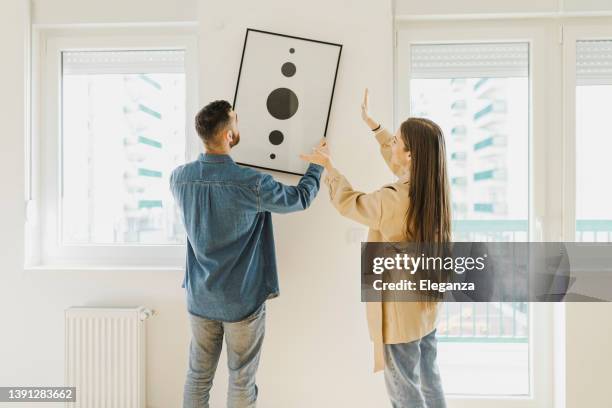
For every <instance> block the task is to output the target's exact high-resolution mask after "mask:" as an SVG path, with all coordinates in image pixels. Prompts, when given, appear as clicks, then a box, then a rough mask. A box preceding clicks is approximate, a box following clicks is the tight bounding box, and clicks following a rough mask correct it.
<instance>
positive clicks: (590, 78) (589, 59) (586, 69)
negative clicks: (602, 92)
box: [576, 40, 612, 85]
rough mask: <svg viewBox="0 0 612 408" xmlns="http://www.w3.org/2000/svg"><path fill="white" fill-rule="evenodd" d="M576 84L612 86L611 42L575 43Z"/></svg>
mask: <svg viewBox="0 0 612 408" xmlns="http://www.w3.org/2000/svg"><path fill="white" fill-rule="evenodd" d="M576 84H577V85H612V40H598V41H577V42H576Z"/></svg>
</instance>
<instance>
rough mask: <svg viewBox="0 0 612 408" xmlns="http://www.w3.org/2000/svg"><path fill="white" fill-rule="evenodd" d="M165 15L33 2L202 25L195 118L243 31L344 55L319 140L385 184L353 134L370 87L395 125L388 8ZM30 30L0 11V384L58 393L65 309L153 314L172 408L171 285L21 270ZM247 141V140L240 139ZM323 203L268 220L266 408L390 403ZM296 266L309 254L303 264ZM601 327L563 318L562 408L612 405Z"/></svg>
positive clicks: (345, 231)
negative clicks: (136, 308)
mask: <svg viewBox="0 0 612 408" xmlns="http://www.w3.org/2000/svg"><path fill="white" fill-rule="evenodd" d="M399 1H403V0H398V2H399ZM407 1H409V0H407ZM551 1H552V0H540V1H538V2H529V4H528V5H531V8H530V11H542V10H544V9H548V8H550V7H552V6H551ZM565 1H566V3H567V6H566V9H570V8H574V7H578V6H576V5H577V4H578V2H577V0H571V1H568V0H565ZM503 3H504V4H509V3H508V2H503ZM580 3H581V4H582V3H583V2H582V0H580ZM603 3H606V4H607V3H608V2H607V1H605V0H600V1H599V3H597V0H591V2H590V3H588V4H589V5H590V6H589V7H588V8H587V7H586V6H585V7H584V8H583V9H585V10H586V9H597V8H599V6H600V4H603ZM109 4H110V5H109ZM181 4H183V3H181ZM189 4H192V5H189ZM408 4H409V8H408V9H406V11H404V13H407V12H410V13H423V14H433V13H436V14H437V13H442V14H449V13H454V12H458V13H482V12H493V11H494V12H500V11H501V12H505V11H513V12H514V11H517V10H514V9H510V10H506V9H503V10H491V9H490V8H489V6H487V4H491V3H490V2H485V1H479V2H477V1H476V0H472V1H471V2H469V3H462V4H463V5H460V4H459V3H458V2H456V1H444V2H442V0H437V1H433V2H432V1H430V2H427V3H423V2H416V1H412V2H411V1H409V3H408ZM499 4H501V2H499ZM520 4H527V3H526V2H521V3H520ZM606 4H603V6H605V5H606ZM170 5H172V6H170ZM175 5H176V2H170V1H161V0H157V1H147V2H145V1H141V0H138V1H137V0H131V1H113V2H112V3H109V2H102V1H95V0H87V1H85V0H81V1H78V0H54V1H51V0H36V1H35V5H34V6H35V7H34V17H35V20H36V22H38V23H92V22H94V23H100V22H128V21H136V22H147V21H183V20H197V21H198V22H199V23H200V24H201V38H200V40H201V46H200V51H201V57H200V58H201V91H200V96H201V102H202V103H204V102H206V101H208V100H210V99H213V98H228V99H231V97H232V95H233V90H234V84H235V78H236V74H237V69H238V63H239V58H240V50H241V46H242V40H243V35H244V29H245V27H246V26H253V27H256V28H262V29H269V30H272V31H279V32H285V33H290V34H297V35H303V36H307V37H315V38H319V39H322V40H330V41H337V42H341V43H343V44H344V45H345V48H344V50H343V56H342V62H341V68H340V74H339V78H338V83H337V93H336V97H335V99H334V107H333V110H332V119H331V122H330V128H329V137H330V143H331V144H332V149H333V150H334V151H335V152H336V157H337V163H338V167H339V168H340V169H342V170H343V171H345V172H346V174H347V175H348V176H349V178H350V179H352V180H354V181H356V180H359V183H357V182H356V183H355V184H356V185H357V186H358V187H362V188H364V189H366V190H368V189H372V188H374V187H375V186H377V185H378V184H380V183H381V182H385V181H387V180H389V174H388V172H387V171H386V170H385V169H384V167H383V165H382V163H381V162H380V161H379V160H375V161H370V158H371V156H372V154H373V152H374V149H375V143H374V141H373V140H372V139H371V137H370V135H369V133H368V132H367V131H365V130H364V129H363V127H362V126H361V125H360V123H359V103H360V96H361V92H362V88H363V87H364V86H366V85H367V86H369V87H370V88H371V91H372V96H373V99H372V105H373V111H374V113H375V114H377V116H378V117H380V118H381V120H383V121H384V122H385V123H390V120H391V117H390V113H391V108H392V105H391V96H392V93H391V87H392V75H391V72H392V48H391V16H390V14H391V12H390V6H389V5H388V3H387V2H386V1H384V2H383V1H372V0H353V1H350V0H327V1H324V0H311V1H308V2H295V1H294V2H288V1H282V0H259V1H257V2H253V1H252V0H251V1H249V0H243V1H236V0H233V1H225V2H221V1H219V2H211V1H204V0H202V1H200V3H199V7H197V6H198V4H196V3H195V0H185V3H184V4H183V5H182V6H179V7H176V6H175ZM603 6H602V7H603ZM410 7H415V8H414V9H410ZM196 10H197V13H196ZM520 11H529V10H520ZM26 27H27V23H26V4H25V1H24V0H3V1H2V2H0V49H1V50H2V52H3V55H2V60H3V61H5V62H7V63H4V64H2V66H1V67H0V73H1V75H0V89H2V91H3V92H2V97H0V115H1V120H2V136H1V139H0V140H1V141H2V149H0V178H1V179H2V181H1V185H2V193H1V196H0V197H1V200H0V225H2V229H0V267H1V270H0V323H1V324H2V330H1V332H0V362H1V363H0V384H1V385H34V384H38V385H50V384H58V385H59V384H61V383H62V381H63V310H64V309H65V308H66V307H69V306H72V305H113V306H114V305H137V304H142V305H146V306H149V307H152V308H154V309H156V310H157V311H158V313H159V314H158V316H157V317H155V318H154V319H152V320H151V321H150V322H149V323H148V335H147V341H148V355H147V364H148V370H147V383H148V400H149V407H151V408H169V407H177V406H179V401H180V398H181V392H182V385H183V380H184V371H185V367H186V358H187V344H188V341H189V337H188V326H187V320H186V315H185V310H184V296H183V293H182V290H181V289H180V282H181V279H182V274H181V273H175V272H132V273H119V272H110V273H109V272H87V271H72V272H69V271H65V272H26V271H24V270H23V268H22V263H23V226H24V205H23V203H24V201H23V197H24V185H23V179H24V170H23V169H24V161H23V157H24V155H23V141H24V120H23V118H24V92H23V91H24V80H25V78H26V73H25V67H24V62H23V61H24V50H25V49H26V48H25V32H26ZM243 133H244V137H248V133H247V130H243ZM366 165H367V167H366ZM285 180H287V181H293V179H285ZM325 194H326V192H325V191H323V192H322V195H321V197H320V198H319V199H318V200H317V201H316V202H315V203H314V205H313V206H312V208H311V209H310V210H309V211H308V212H306V213H303V214H297V215H291V216H276V217H275V229H276V238H277V244H278V254H279V266H280V275H281V297H280V298H278V299H275V300H273V301H271V302H270V303H269V306H270V307H269V320H268V332H267V339H266V343H265V346H264V347H265V348H264V354H263V358H262V363H261V370H260V374H259V384H260V386H261V402H262V404H261V406H264V407H271V408H274V407H283V408H286V407H313V406H320V407H329V406H342V407H344V406H352V407H372V406H384V404H386V402H385V398H386V397H385V392H384V386H383V384H382V378H381V376H380V375H376V376H374V375H372V374H371V373H370V369H371V352H370V343H369V341H368V339H367V333H366V326H365V319H364V316H363V307H362V304H361V303H360V302H359V298H358V289H359V287H358V279H359V278H358V272H357V271H358V258H357V254H358V250H359V244H358V241H359V239H360V237H359V234H360V233H361V231H362V230H360V229H356V228H355V227H354V225H353V224H351V223H349V222H347V221H345V220H342V219H340V218H339V217H337V216H336V214H334V212H333V211H332V209H331V208H330V206H329V204H328V203H327V201H326V196H325ZM306 252H308V253H310V254H313V255H310V256H304V255H303V254H304V253H306ZM610 315H611V305H609V304H606V305H568V311H567V331H566V340H567V347H568V349H567V353H566V355H567V370H568V374H567V402H568V404H567V407H568V408H578V407H583V406H597V407H603V406H610V405H612V402H611V400H610V398H611V397H610V395H609V393H608V392H607V385H608V384H607V379H608V378H609V364H608V363H609V362H610V361H612V349H611V348H610V347H609V346H608V344H609V342H610V338H611V336H612V323H610V322H611V320H610V318H609V316H610ZM222 364H223V363H222ZM221 367H222V368H220V370H219V377H218V380H217V381H216V382H215V390H214V393H213V403H214V405H213V406H222V404H221V402H220V401H221V400H222V399H223V396H224V394H225V385H226V381H225V378H224V377H225V374H226V372H225V369H224V368H223V367H224V366H223V365H221ZM3 406H5V405H2V404H1V403H0V407H3ZM39 406H40V407H43V406H46V405H45V404H39ZM47 406H51V405H47ZM7 407H8V406H7Z"/></svg>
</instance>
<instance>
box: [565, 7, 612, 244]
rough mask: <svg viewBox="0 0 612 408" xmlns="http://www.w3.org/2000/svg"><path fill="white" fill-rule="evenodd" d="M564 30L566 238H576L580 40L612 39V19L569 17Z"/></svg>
mask: <svg viewBox="0 0 612 408" xmlns="http://www.w3.org/2000/svg"><path fill="white" fill-rule="evenodd" d="M561 24H562V26H561V29H562V31H563V86H562V88H563V163H564V166H563V206H564V211H563V222H562V223H563V239H564V240H566V241H570V242H573V241H575V240H576V43H577V42H578V41H584V40H586V41H588V40H612V18H609V17H602V18H597V19H585V18H567V19H564V20H563V21H562V22H561Z"/></svg>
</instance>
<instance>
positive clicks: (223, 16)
mask: <svg viewBox="0 0 612 408" xmlns="http://www.w3.org/2000/svg"><path fill="white" fill-rule="evenodd" d="M199 4H200V8H199V13H198V22H199V24H200V60H201V62H200V64H201V83H200V96H201V99H200V101H201V103H202V104H204V103H206V102H207V101H210V100H213V99H216V98H225V99H229V100H231V99H232V98H233V93H234V89H235V84H236V78H237V75H238V68H239V63H240V55H241V53H240V51H241V49H242V44H243V42H244V34H245V29H246V28H247V27H251V28H259V29H264V30H269V31H274V32H280V33H286V34H292V35H297V36H303V37H308V38H315V39H319V40H327V41H331V42H338V43H342V44H343V45H344V48H343V50H342V59H341V62H340V71H339V74H338V81H337V84H336V93H335V95H334V101H333V107H332V113H331V119H330V124H329V130H328V137H329V141H330V144H331V148H332V150H333V152H334V153H335V157H336V161H337V167H338V168H339V169H341V170H342V171H344V172H345V173H346V174H347V176H348V177H349V179H351V180H353V181H354V182H355V186H356V187H360V188H365V189H373V188H375V187H376V186H378V185H380V184H382V183H385V182H388V181H390V180H391V178H390V176H389V173H388V172H387V170H386V168H385V167H384V164H383V162H382V160H381V159H380V158H378V157H377V146H376V143H375V140H374V139H373V138H372V135H371V133H370V132H369V130H367V129H366V128H364V126H363V124H362V123H361V119H360V116H359V115H360V113H359V112H360V103H361V97H362V93H363V88H364V87H366V86H368V87H369V88H370V91H371V96H372V100H371V102H372V105H373V110H374V113H375V114H376V115H377V117H379V118H380V120H382V121H384V122H385V123H389V124H390V120H391V112H392V103H391V102H392V92H391V91H392V88H391V84H392V68H393V65H392V47H391V44H392V43H391V39H392V37H391V35H392V29H391V21H392V20H391V11H390V6H389V5H388V4H386V2H384V1H377V2H373V1H371V0H344V1H329V0H310V1H307V2H290V1H285V0H259V1H257V2H253V1H236V0H228V1H224V2H210V1H206V0H202V1H200V3H199ZM238 114H240V112H238ZM242 133H243V136H242V137H243V138H245V137H249V133H248V129H242ZM282 179H284V180H286V181H288V182H295V180H296V178H293V177H287V178H285V177H283V178H282ZM327 197H328V196H327V191H322V192H321V195H320V197H319V199H317V201H316V202H315V203H314V204H313V206H312V207H311V208H310V209H309V210H308V211H307V212H305V213H301V214H297V215H290V216H275V217H274V222H275V234H276V240H277V254H278V261H279V266H280V281H281V296H280V298H278V299H275V300H273V301H271V302H269V309H268V310H269V321H268V332H267V334H266V335H267V339H266V342H265V346H264V352H263V357H262V362H261V369H260V372H259V375H258V382H259V384H260V388H261V406H263V407H304V408H306V407H335V406H338V407H348V406H350V407H373V406H381V405H383V404H386V395H385V390H384V385H383V381H382V380H383V379H382V376H381V375H380V374H379V375H376V376H375V375H374V374H372V373H371V370H372V361H371V346H370V342H369V339H368V334H367V329H366V325H365V315H364V307H363V305H362V304H361V303H360V302H359V276H358V274H359V272H358V271H359V256H358V254H359V243H358V241H359V238H357V237H356V238H354V239H353V240H352V242H347V237H348V238H350V236H351V234H352V233H354V231H355V232H358V231H359V230H360V229H357V228H356V227H355V225H354V224H352V223H350V222H347V221H346V220H344V219H342V218H340V217H339V216H337V215H336V214H335V213H334V210H333V209H332V208H331V206H330V204H329V203H328V198H327ZM220 366H221V367H223V369H221V370H219V372H218V375H219V376H220V377H219V380H218V381H216V383H215V386H216V388H215V390H214V392H213V403H212V405H213V406H222V404H223V403H222V401H223V400H224V397H225V392H226V383H227V382H226V380H225V376H226V370H225V368H224V367H225V363H224V362H221V363H220Z"/></svg>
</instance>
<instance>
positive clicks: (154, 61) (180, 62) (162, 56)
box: [62, 50, 185, 75]
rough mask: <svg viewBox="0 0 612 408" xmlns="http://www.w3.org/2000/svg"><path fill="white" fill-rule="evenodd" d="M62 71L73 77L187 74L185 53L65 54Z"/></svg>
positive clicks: (162, 51) (147, 51) (74, 52)
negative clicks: (76, 75) (79, 75)
mask: <svg viewBox="0 0 612 408" xmlns="http://www.w3.org/2000/svg"><path fill="white" fill-rule="evenodd" d="M62 71H63V73H64V75H71V74H81V75H83V74H142V73H149V74H151V73H181V72H185V52H184V51H183V50H126V51H64V52H62Z"/></svg>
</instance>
